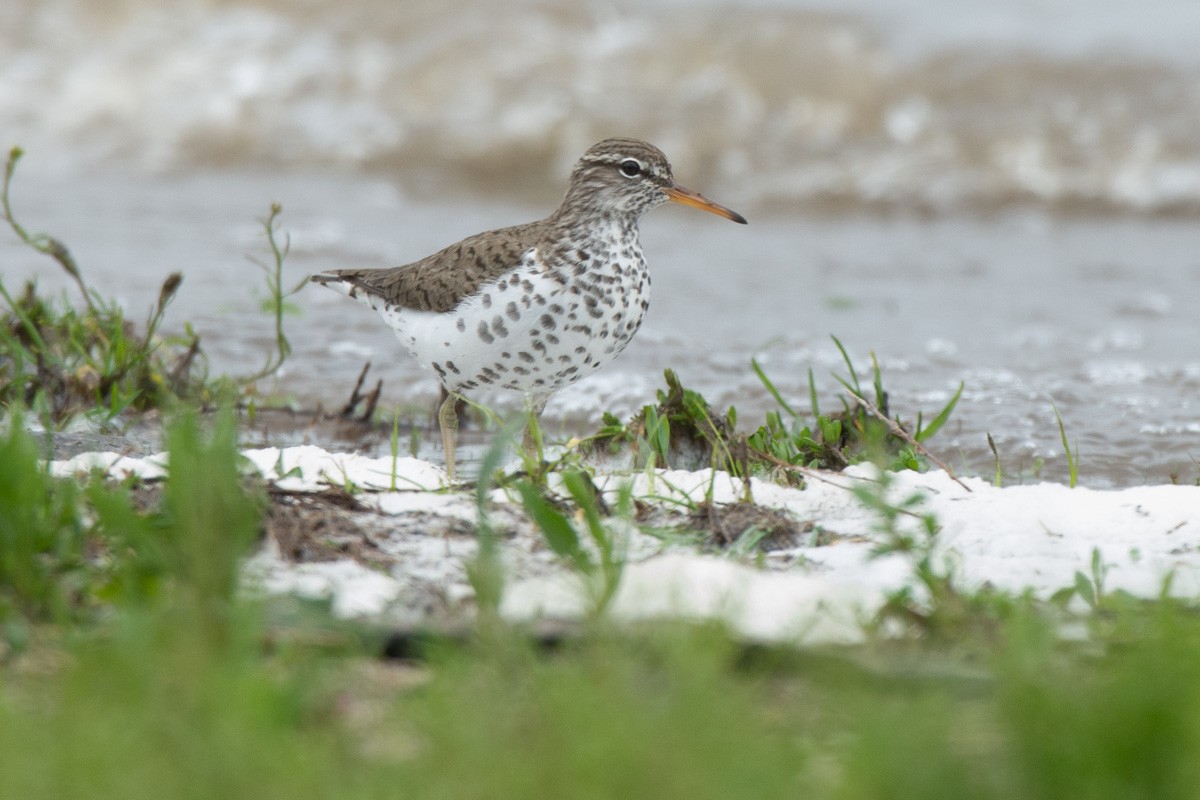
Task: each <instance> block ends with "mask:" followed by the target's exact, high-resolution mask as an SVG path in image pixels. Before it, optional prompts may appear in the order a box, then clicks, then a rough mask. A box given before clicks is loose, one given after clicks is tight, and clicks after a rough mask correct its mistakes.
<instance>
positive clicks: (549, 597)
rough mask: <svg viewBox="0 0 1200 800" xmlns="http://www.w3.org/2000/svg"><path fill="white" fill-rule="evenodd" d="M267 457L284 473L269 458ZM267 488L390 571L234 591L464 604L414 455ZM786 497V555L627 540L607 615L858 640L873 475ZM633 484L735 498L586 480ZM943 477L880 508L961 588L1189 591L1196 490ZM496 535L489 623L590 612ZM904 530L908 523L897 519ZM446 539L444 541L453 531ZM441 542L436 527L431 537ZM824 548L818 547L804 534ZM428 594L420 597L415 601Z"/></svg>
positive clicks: (342, 567)
mask: <svg viewBox="0 0 1200 800" xmlns="http://www.w3.org/2000/svg"><path fill="white" fill-rule="evenodd" d="M281 455H282V461H281ZM245 456H246V458H247V459H248V463H249V464H250V465H252V467H253V469H256V470H257V471H258V472H260V473H261V474H262V475H263V476H264V477H266V478H268V479H277V478H278V474H279V473H278V472H277V469H279V468H282V472H283V473H284V474H285V475H287V477H284V478H282V479H278V480H277V483H278V484H279V485H280V486H282V487H284V488H287V489H290V490H296V491H315V490H318V489H321V488H324V487H326V486H328V485H330V484H332V485H336V486H344V485H348V484H353V485H354V486H357V487H358V488H359V489H362V490H363V494H362V495H360V499H361V500H362V502H363V503H364V505H366V506H368V507H369V508H371V509H373V512H372V513H370V514H367V515H364V516H369V517H370V518H371V526H370V527H371V531H372V540H373V541H374V542H375V543H376V544H377V545H378V548H379V550H380V551H381V552H382V553H383V554H385V555H386V556H388V557H389V558H390V559H391V562H390V564H391V566H390V567H388V568H385V569H372V568H369V567H367V566H363V565H361V564H359V563H357V562H354V561H350V560H342V561H331V562H319V563H304V564H294V563H287V562H285V561H283V560H281V559H280V558H279V555H278V553H276V552H274V551H273V549H272V547H271V546H270V545H268V547H266V548H264V549H263V551H262V552H260V553H259V554H257V555H256V556H255V557H254V558H253V559H251V561H250V563H249V564H248V565H247V569H246V574H247V581H248V584H250V585H251V586H253V587H256V588H257V589H258V590H261V591H266V592H268V593H294V594H297V595H302V596H306V597H323V598H328V599H329V600H330V602H331V605H332V609H333V611H334V613H336V614H339V615H342V616H378V615H384V616H385V617H386V616H390V617H406V618H411V617H412V616H413V615H414V614H415V615H416V616H417V617H420V616H422V613H423V611H422V609H424V608H427V607H434V606H435V607H436V608H437V609H438V610H439V611H440V612H443V613H451V614H453V613H463V612H467V613H469V611H470V608H471V602H472V592H471V589H470V585H469V583H468V582H467V581H466V571H465V565H466V563H467V562H469V561H470V560H471V559H472V558H473V557H474V554H475V539H474V537H473V536H471V535H469V534H466V533H464V531H466V530H469V528H470V527H471V526H473V524H474V522H475V519H476V513H477V512H476V509H475V503H474V498H473V496H472V495H469V494H467V493H463V492H446V491H439V490H440V489H442V487H443V486H444V481H445V475H444V473H443V471H442V470H441V469H440V468H438V467H436V466H434V465H432V464H430V463H428V462H425V461H421V460H417V459H411V458H402V459H399V461H398V462H397V464H396V469H395V472H396V480H395V485H396V486H397V487H398V489H399V491H389V487H390V486H391V485H392V473H393V465H392V462H391V459H389V458H381V459H371V458H366V457H363V456H358V455H349V454H338V453H330V452H327V451H325V450H322V449H321V448H318V447H291V448H286V449H284V450H283V451H282V453H281V451H280V450H278V449H275V448H270V449H263V450H248V451H246V452H245ZM165 465H166V458H165V455H162V454H160V455H157V456H152V457H149V458H145V459H137V458H124V457H122V458H118V457H117V456H115V455H114V454H105V453H86V454H82V455H79V456H76V457H75V458H72V459H70V460H69V461H60V462H54V463H52V465H51V468H52V470H53V472H54V473H55V474H58V475H71V474H77V473H87V472H91V471H94V470H96V469H100V470H104V471H106V472H107V473H108V474H109V475H111V476H113V477H123V476H125V475H130V474H133V475H141V476H143V477H155V478H157V477H161V476H162V475H163V470H164V466H165ZM819 478H820V479H819V480H809V481H808V487H807V488H806V489H804V490H797V489H791V488H786V487H783V486H778V485H775V484H771V483H765V482H761V481H758V480H755V481H753V483H752V486H751V488H752V491H753V497H754V500H755V502H756V503H758V504H759V505H763V506H767V507H771V508H777V509H783V510H786V511H788V512H790V513H791V514H793V515H794V516H795V517H796V518H797V519H798V520H799V521H801V522H809V523H812V526H813V532H812V533H811V534H806V535H805V536H804V541H803V542H802V543H801V545H800V546H797V547H794V548H790V549H787V550H782V551H774V552H771V553H767V554H764V555H763V556H761V557H759V558H757V559H755V558H749V557H741V558H738V557H734V556H729V555H721V554H712V553H702V552H699V551H698V550H697V549H695V548H694V547H691V546H686V545H678V544H676V545H666V544H664V543H662V542H661V541H660V540H658V539H656V538H653V537H650V536H647V535H645V534H642V533H638V532H632V533H630V534H628V536H627V541H626V558H627V560H628V563H627V565H626V568H625V570H624V573H623V575H622V579H621V583H620V586H619V589H618V591H617V594H616V596H615V597H614V598H613V601H612V604H611V607H610V610H611V613H612V614H613V615H614V616H615V617H617V618H620V619H643V618H654V617H664V616H679V617H686V618H693V619H702V618H714V617H716V618H721V619H724V620H726V621H727V622H728V623H729V624H730V625H732V626H733V627H735V628H736V629H737V630H739V631H741V632H742V633H744V634H745V635H747V636H750V637H754V638H761V639H769V640H780V639H787V640H794V641H808V642H814V641H824V642H831V641H832V642H852V641H856V640H858V639H860V638H861V637H862V632H861V621H862V620H865V619H867V618H869V617H871V615H873V614H874V613H875V612H876V611H877V610H878V609H879V608H880V606H881V605H882V603H883V602H884V601H885V599H886V595H887V593H889V592H891V591H894V590H897V589H899V588H901V587H903V586H906V585H912V586H913V587H914V589H915V590H916V591H917V596H918V597H920V587H919V586H917V585H916V584H915V582H914V579H913V577H912V567H911V561H910V557H908V556H905V555H899V554H893V555H887V556H882V557H875V558H873V557H872V556H871V553H872V550H873V548H874V547H875V546H876V545H877V544H878V542H880V541H881V540H882V534H881V533H880V532H879V515H878V514H877V513H875V512H873V511H870V510H868V509H867V508H866V507H865V506H864V505H863V504H862V503H861V502H860V501H859V500H858V499H857V498H856V497H855V496H854V495H853V494H852V493H851V492H850V491H849V490H848V489H847V488H846V487H847V486H849V485H851V484H853V483H860V484H863V483H867V484H871V483H872V482H873V481H875V480H876V478H877V475H876V473H875V471H874V469H873V468H870V467H865V466H862V467H855V468H852V469H850V470H847V471H846V472H844V473H821V474H820V475H819ZM630 480H632V481H633V484H634V493H635V496H637V497H639V498H641V499H643V500H645V501H646V502H649V503H658V504H664V505H666V507H668V508H670V507H672V506H670V505H669V504H666V502H665V501H664V500H662V499H661V498H663V497H670V496H675V497H679V498H682V497H685V496H686V497H687V498H689V499H691V500H699V499H702V498H703V497H704V496H705V493H706V491H709V486H710V483H711V486H712V489H711V491H712V492H713V498H714V500H715V501H717V502H732V501H735V500H737V499H738V498H740V496H741V494H742V491H741V489H742V487H741V484H740V481H737V480H736V479H732V478H730V477H729V476H728V475H726V474H724V473H717V475H716V477H715V479H714V477H713V475H712V473H711V472H710V471H707V470H704V471H699V472H682V471H662V470H660V471H658V472H656V473H654V475H653V477H652V478H651V477H650V476H647V475H646V474H637V475H636V476H629V475H619V474H605V475H600V476H598V477H597V479H596V482H597V485H598V486H601V487H602V488H604V489H605V490H606V492H611V493H612V495H613V497H615V491H616V489H617V487H618V486H620V485H622V484H623V483H626V482H629V481H630ZM964 482H965V483H966V485H967V486H969V487H970V489H971V491H969V492H968V491H967V490H966V489H964V488H963V487H962V486H960V485H958V484H956V483H954V482H953V481H952V480H951V479H950V478H949V477H948V476H947V475H946V474H945V473H943V472H931V473H926V474H917V473H914V472H901V473H894V474H891V475H890V484H891V485H890V487H889V489H888V497H889V499H890V500H891V501H892V502H894V503H895V502H900V501H901V500H903V499H904V498H908V497H911V496H913V495H915V494H919V495H920V496H921V497H922V498H923V500H922V502H921V504H920V505H919V507H918V508H917V510H918V511H919V512H920V513H928V514H932V515H933V516H934V517H935V518H936V519H937V521H938V523H939V525H940V533H939V535H938V539H937V542H938V544H937V556H936V562H937V563H938V564H939V566H940V565H944V564H948V565H950V567H951V568H952V569H953V570H954V572H955V575H956V576H957V580H958V585H959V586H960V587H961V588H963V589H966V590H970V589H976V588H979V587H981V586H984V585H987V584H990V585H992V586H994V587H996V588H998V589H1001V590H1006V591H1011V592H1022V591H1026V590H1029V591H1032V592H1033V593H1034V594H1035V595H1037V596H1039V597H1047V596H1049V595H1050V594H1051V593H1053V592H1054V591H1055V590H1057V589H1060V588H1062V587H1065V586H1069V585H1071V584H1073V582H1074V576H1075V573H1076V571H1082V572H1084V573H1085V574H1090V571H1091V563H1092V555H1093V551H1098V552H1099V553H1100V557H1101V559H1102V561H1103V564H1104V566H1105V570H1106V576H1105V586H1106V588H1107V589H1109V590H1112V589H1122V590H1125V591H1128V592H1130V593H1132V594H1134V595H1137V596H1143V597H1154V596H1157V595H1158V594H1159V593H1160V592H1161V591H1162V589H1163V586H1164V581H1166V579H1167V577H1168V576H1171V577H1172V580H1171V584H1170V590H1171V593H1172V594H1175V595H1178V596H1186V597H1196V596H1197V595H1200V487H1196V486H1143V487H1136V488H1129V489H1122V490H1114V491H1098V490H1090V489H1081V488H1077V489H1070V488H1068V487H1066V486H1061V485H1056V484H1048V483H1042V484H1036V485H1029V486H1011V487H1004V488H996V487H994V486H991V485H990V484H987V483H985V482H983V481H981V480H978V479H970V478H969V479H966V480H965V481H964ZM492 499H493V501H494V503H495V505H494V508H493V511H492V512H491V514H492V519H493V523H494V525H495V526H496V527H497V529H498V530H500V531H501V532H502V533H503V535H502V536H501V538H500V552H501V558H502V563H503V564H504V566H505V569H506V580H507V584H506V589H505V594H504V597H503V601H502V604H501V611H502V613H503V614H504V615H505V616H507V617H508V618H510V619H514V620H533V619H538V618H555V619H562V618H566V619H571V618H577V617H579V616H581V615H583V614H585V613H586V612H587V609H588V607H589V603H590V600H589V594H588V591H587V588H586V587H585V586H584V583H583V581H582V580H581V579H580V578H579V577H578V576H577V574H576V573H574V572H572V571H571V569H570V568H569V567H568V566H567V565H565V564H563V563H562V562H561V561H559V560H558V559H557V558H555V557H554V555H553V554H552V553H551V552H550V551H549V550H548V549H547V548H546V546H545V545H544V543H543V541H542V539H541V537H540V534H538V533H537V531H536V530H535V529H534V528H533V526H532V525H531V524H530V523H529V522H528V520H527V518H526V517H525V515H524V513H523V511H522V510H521V508H520V505H519V503H517V502H514V499H513V498H510V497H508V496H507V495H506V494H505V493H504V492H502V491H499V490H496V491H493V492H492ZM900 524H901V527H902V528H903V529H905V530H912V531H915V530H916V529H917V527H918V521H917V520H916V519H915V518H914V517H908V516H905V517H903V518H902V522H901V523H900ZM454 525H457V527H456V528H453V530H455V531H456V533H447V532H446V531H447V530H451V528H449V527H447V526H454ZM439 531H440V532H439ZM818 533H820V534H821V538H822V540H823V541H824V542H829V541H830V540H832V542H831V543H824V544H820V545H818V544H817V542H816V537H817V534H818ZM431 596H436V597H435V599H434V600H430V599H429V597H431Z"/></svg>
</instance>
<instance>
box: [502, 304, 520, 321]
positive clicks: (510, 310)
mask: <svg viewBox="0 0 1200 800" xmlns="http://www.w3.org/2000/svg"><path fill="white" fill-rule="evenodd" d="M504 313H505V314H507V315H508V318H509V319H511V320H512V321H513V322H516V321H517V320H519V319H520V318H521V312H520V311H518V310H517V304H516V303H509V304H508V307H507V308H505V310H504Z"/></svg>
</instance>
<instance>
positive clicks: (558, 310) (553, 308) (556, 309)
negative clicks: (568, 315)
mask: <svg viewBox="0 0 1200 800" xmlns="http://www.w3.org/2000/svg"><path fill="white" fill-rule="evenodd" d="M563 311H564V309H563V307H562V306H560V305H559V304H558V303H551V304H550V313H551V314H562V313H563Z"/></svg>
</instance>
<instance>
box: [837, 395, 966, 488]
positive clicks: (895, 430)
mask: <svg viewBox="0 0 1200 800" xmlns="http://www.w3.org/2000/svg"><path fill="white" fill-rule="evenodd" d="M846 394H848V395H850V397H852V398H853V399H854V401H855V402H857V403H858V404H859V405H860V406H862V407H863V409H864V410H865V411H866V412H867V413H868V414H870V415H871V416H873V417H875V418H876V419H878V420H880V421H881V422H883V424H884V425H887V426H888V430H889V431H891V433H892V435H893V436H897V437H899V438H901V439H903V440H904V441H906V442H908V444H910V445H912V447H913V449H915V450H916V451H917V452H918V453H920V454H921V455H923V456H925V457H926V458H928V459H929V460H930V461H932V462H933V463H934V464H935V465H937V466H938V467H939V468H940V469H941V470H942V471H944V472H945V473H946V474H947V475H949V476H950V480H952V481H954V482H955V483H957V484H958V485H959V486H961V487H962V488H964V489H966V490H967V491H968V492H969V491H971V487H970V486H967V485H966V484H965V483H963V482H962V481H960V480H959V479H958V476H957V475H955V474H954V470H952V469H950V467H949V465H948V464H946V462H944V461H942V460H941V459H940V458H938V457H937V456H935V455H934V454H933V453H931V452H929V450H928V448H926V447H925V445H923V444H921V443H920V442H918V441H917V440H916V439H915V438H913V436H912V434H910V433H909V432H908V431H906V430H904V428H901V427H900V425H899V424H897V423H896V422H895V420H892V419H891V418H889V417H887V416H886V415H884V413H883V412H882V411H880V410H879V409H878V408H876V407H875V406H873V405H871V404H870V403H869V402H867V400H866V398H864V397H863V396H862V395H860V394H859V393H858V392H855V391H854V390H853V389H850V388H849V387H847V388H846Z"/></svg>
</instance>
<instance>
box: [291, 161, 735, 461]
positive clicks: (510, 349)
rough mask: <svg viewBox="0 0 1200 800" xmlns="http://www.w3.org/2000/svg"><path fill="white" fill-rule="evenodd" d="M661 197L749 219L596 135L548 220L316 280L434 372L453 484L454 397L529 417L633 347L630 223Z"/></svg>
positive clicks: (643, 296)
mask: <svg viewBox="0 0 1200 800" xmlns="http://www.w3.org/2000/svg"><path fill="white" fill-rule="evenodd" d="M667 201H673V202H676V203H682V204H683V205H687V206H693V207H694V208H699V209H703V210H704V211H709V212H712V213H713V214H717V215H719V216H722V217H725V218H726V219H729V220H733V221H734V222H740V223H742V224H745V222H746V220H745V218H744V217H742V215H740V214H738V213H736V212H734V211H730V210H729V209H728V208H725V207H724V206H720V205H717V204H716V203H714V202H713V201H711V200H709V199H708V198H707V197H704V196H703V195H701V194H699V193H697V192H693V191H692V190H690V189H685V188H684V187H682V186H680V185H679V184H678V183H676V182H675V179H674V178H673V177H672V175H671V165H670V164H669V163H668V162H667V157H666V156H665V155H663V153H662V151H661V150H659V149H658V148H657V147H655V146H654V145H652V144H649V143H647V142H643V141H640V140H638V139H605V140H604V141H602V142H599V143H597V144H595V145H593V146H592V147H591V148H589V149H588V151H587V152H586V153H584V154H583V157H582V158H580V159H579V161H578V162H577V163H576V164H575V168H574V169H573V170H572V171H571V182H570V185H569V186H568V187H567V194H566V197H564V198H563V202H562V205H561V206H559V208H558V210H557V211H555V212H554V213H553V214H551V215H550V216H549V217H546V218H545V219H543V220H540V221H538V222H530V223H528V224H525V225H516V226H514V227H511V228H501V229H499V230H494V231H488V232H486V233H479V234H476V235H475V236H470V237H468V238H466V239H463V240H462V241H461V242H459V243H457V244H452V245H450V246H449V247H447V248H446V249H444V250H441V251H439V252H437V253H434V254H433V255H431V256H428V257H426V258H423V259H421V260H420V261H416V262H413V263H412V264H408V265H407V266H403V267H395V268H391V269H343V270H333V271H330V272H324V273H321V274H318V275H314V276H313V277H312V280H313V281H315V282H317V283H320V284H324V285H325V286H330V287H332V288H334V289H337V290H339V291H341V292H343V293H345V294H347V295H349V296H350V297H352V298H354V299H355V300H358V301H359V302H361V303H363V304H364V305H367V306H370V307H371V308H373V309H375V310H376V311H378V312H379V314H380V316H382V317H383V319H384V321H385V322H387V324H388V325H389V326H391V328H392V329H393V330H394V331H395V332H396V336H397V337H398V338H399V339H400V341H401V342H402V343H403V344H404V345H405V347H407V348H408V351H409V352H410V353H412V355H413V356H414V357H415V358H416V359H417V360H418V361H419V362H421V364H423V365H425V366H428V367H432V369H433V371H434V372H436V373H437V376H438V379H439V380H440V381H441V384H442V388H443V389H444V390H445V393H446V397H445V399H444V400H443V401H442V403H441V405H440V407H439V409H438V424H439V426H440V427H441V433H442V446H443V447H444V448H445V453H446V472H447V475H448V477H449V478H450V480H453V479H454V444H455V439H456V437H457V432H458V414H457V413H456V409H455V405H456V402H457V400H458V398H459V396H460V395H461V394H462V393H464V392H469V391H471V390H472V389H477V388H479V387H483V386H497V387H501V388H505V389H516V390H518V391H521V392H524V393H525V394H526V396H527V397H528V398H529V400H530V401H531V402H532V404H533V409H534V413H535V414H537V413H540V412H541V410H542V408H543V407H545V404H546V401H547V400H549V398H550V396H551V395H552V394H553V393H554V392H555V391H556V390H558V389H561V388H562V387H564V386H567V385H569V384H572V383H574V382H576V381H578V380H580V379H582V378H585V377H587V376H588V375H590V374H592V373H593V372H595V371H596V370H598V369H599V368H600V367H602V366H603V365H604V364H607V363H608V362H609V361H611V360H612V359H613V358H615V357H616V356H617V354H618V353H620V352H621V351H622V350H624V349H625V346H626V345H627V344H629V341H630V340H631V339H632V338H633V335H634V334H635V333H637V330H638V327H639V326H640V325H641V324H642V316H643V315H644V314H645V313H646V308H647V306H648V305H649V303H650V275H649V273H648V272H647V271H646V261H645V259H644V258H643V256H642V248H641V244H640V243H639V242H638V217H640V216H641V215H642V214H643V213H644V212H646V211H649V210H650V209H652V208H654V207H655V206H658V205H661V204H662V203H665V202H667Z"/></svg>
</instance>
